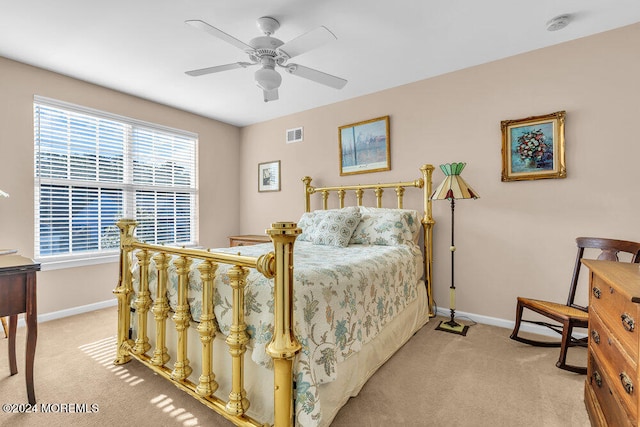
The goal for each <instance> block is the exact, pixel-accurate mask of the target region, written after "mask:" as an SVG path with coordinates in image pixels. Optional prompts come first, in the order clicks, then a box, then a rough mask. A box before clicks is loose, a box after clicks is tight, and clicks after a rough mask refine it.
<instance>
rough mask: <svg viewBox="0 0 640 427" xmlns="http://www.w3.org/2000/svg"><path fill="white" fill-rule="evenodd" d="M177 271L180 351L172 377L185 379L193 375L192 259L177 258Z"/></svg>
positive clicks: (176, 318)
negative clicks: (190, 353) (189, 345)
mask: <svg viewBox="0 0 640 427" xmlns="http://www.w3.org/2000/svg"><path fill="white" fill-rule="evenodd" d="M173 263H174V265H175V266H176V273H177V274H178V305H177V306H176V311H175V313H173V317H172V319H173V322H174V323H175V325H176V331H177V332H178V351H177V354H176V362H175V363H174V364H173V371H172V372H171V379H174V380H184V379H186V378H188V377H189V375H191V372H192V371H193V369H192V368H191V366H189V359H187V330H188V328H189V323H190V321H191V314H190V313H189V304H188V302H187V295H188V292H189V268H190V267H191V263H192V260H191V258H187V257H185V256H181V257H179V258H177V259H176V260H175V261H174V262H173Z"/></svg>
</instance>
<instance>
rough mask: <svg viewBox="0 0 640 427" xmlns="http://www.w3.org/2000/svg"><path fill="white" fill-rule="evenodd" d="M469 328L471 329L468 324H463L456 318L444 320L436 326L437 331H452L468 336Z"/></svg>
mask: <svg viewBox="0 0 640 427" xmlns="http://www.w3.org/2000/svg"><path fill="white" fill-rule="evenodd" d="M467 330H469V326H468V325H461V324H459V323H457V322H456V321H454V320H450V321H448V322H445V321H444V320H443V321H442V322H440V324H439V325H438V326H436V331H445V332H451V333H452V334H458V335H462V336H467Z"/></svg>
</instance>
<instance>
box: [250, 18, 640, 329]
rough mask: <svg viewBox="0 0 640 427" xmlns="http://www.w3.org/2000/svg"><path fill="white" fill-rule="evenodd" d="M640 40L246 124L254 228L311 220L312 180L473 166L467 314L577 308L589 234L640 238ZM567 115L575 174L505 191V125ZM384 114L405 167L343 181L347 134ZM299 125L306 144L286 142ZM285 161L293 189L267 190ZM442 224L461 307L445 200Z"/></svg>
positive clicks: (557, 51)
mask: <svg viewBox="0 0 640 427" xmlns="http://www.w3.org/2000/svg"><path fill="white" fill-rule="evenodd" d="M638 40H640V24H636V25H633V26H629V27H626V28H622V29H619V30H615V31H611V32H607V33H603V34H599V35H595V36H592V37H588V38H584V39H581V40H577V41H573V42H569V43H564V44H561V45H558V46H554V47H550V48H546V49H542V50H538V51H534V52H530V53H527V54H523V55H519V56H516V57H512V58H507V59H504V60H500V61H496V62H492V63H488V64H485V65H481V66H477V67H473V68H470V69H466V70H461V71H458V72H454V73H450V74H447V75H444V76H440V77H436V78H432V79H428V80H424V81H420V82H417V83H413V84H409V85H406V86H402V87H398V88H395V89H391V90H387V91H383V92H379V93H375V94H372V95H368V96H364V97H361V98H357V99H353V100H350V101H346V102H341V103H337V104H334V105H330V106H326V107H323V108H318V109H314V110H310V111H305V112H301V113H298V114H295V115H291V116H287V117H284V118H280V119H277V120H271V121H268V122H265V123H260V124H256V125H253V126H249V127H246V128H243V129H242V134H241V135H242V137H241V139H242V148H241V161H242V163H241V194H242V197H241V200H240V206H241V213H240V218H241V230H242V231H243V232H247V233H253V232H261V231H262V230H264V229H265V228H266V227H267V226H268V225H269V223H271V222H273V221H278V220H297V219H298V218H299V216H300V214H301V212H302V209H303V204H302V203H303V199H302V194H303V193H302V184H301V182H300V178H301V177H302V176H304V175H310V176H311V177H313V178H314V183H315V184H316V185H332V184H346V183H360V182H365V181H367V182H381V181H393V180H407V179H413V178H414V177H418V176H419V172H418V168H419V166H420V165H421V164H422V163H432V164H434V165H436V166H437V165H439V164H441V163H447V162H455V161H465V162H467V167H466V169H465V171H464V172H463V176H464V178H465V179H466V180H467V181H468V182H469V183H470V184H471V185H472V186H473V187H474V188H475V189H476V190H477V191H478V193H479V194H480V195H481V198H480V199H478V200H475V201H460V202H459V203H457V205H456V246H457V252H456V286H457V288H458V304H457V306H458V309H459V310H460V311H462V312H467V313H474V314H478V315H482V316H488V317H495V318H499V319H513V317H514V310H515V298H516V296H518V295H527V296H532V297H542V298H548V299H556V300H558V301H563V300H564V299H565V298H566V287H567V283H568V281H569V279H570V276H571V272H572V268H573V260H574V257H575V243H574V239H575V237H577V236H602V237H612V238H620V239H628V240H636V241H640V227H638V225H637V223H638V215H639V212H640V198H639V197H638V191H637V183H638V179H639V177H640V174H639V173H638V166H637V165H638V160H639V159H640V139H639V137H638V132H637V126H638V120H639V119H640V115H639V113H640V107H639V106H638V105H639V104H638V100H639V99H640V83H639V82H640V80H638V76H639V75H640V56H639V55H638V54H637V41H638ZM350 78H351V79H352V80H355V79H357V76H351V77H350ZM327 90H331V89H327ZM559 110H566V111H567V119H566V160H567V178H566V179H546V180H536V181H525V182H507V183H503V182H501V181H500V172H501V154H500V149H501V130H500V121H501V120H506V119H519V118H524V117H528V116H532V115H541V114H547V113H551V112H554V111H559ZM384 115H389V116H391V162H392V170H391V171H388V172H381V173H376V174H367V175H355V176H349V177H340V176H339V172H338V148H337V144H338V142H337V128H338V126H341V125H345V124H349V123H354V122H358V121H361V120H366V119H370V118H374V117H378V116H384ZM297 126H303V127H304V142H302V143H297V144H289V145H287V144H285V142H284V134H285V129H287V128H292V127H297ZM271 160H281V162H282V191H280V192H276V193H258V192H257V188H256V187H257V164H258V163H259V162H265V161H271ZM442 177H443V175H442V173H441V172H440V171H439V170H438V171H437V173H436V174H435V178H434V182H435V184H437V183H439V182H440V181H441V180H442ZM434 215H435V218H436V221H437V224H436V229H435V238H434V241H435V271H434V288H435V298H436V301H437V303H438V304H439V306H441V307H447V306H448V286H449V284H450V252H449V242H450V240H449V239H450V227H451V223H450V206H449V204H448V202H446V201H445V202H434ZM585 295H586V293H585ZM584 298H586V297H584Z"/></svg>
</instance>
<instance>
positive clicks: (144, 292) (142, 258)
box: [133, 249, 151, 354]
mask: <svg viewBox="0 0 640 427" xmlns="http://www.w3.org/2000/svg"><path fill="white" fill-rule="evenodd" d="M136 258H138V265H139V266H140V290H139V291H138V295H137V298H136V301H135V307H136V315H137V316H138V330H137V331H136V341H135V344H134V346H133V352H134V353H135V354H145V353H146V352H147V351H148V350H149V349H150V348H151V344H149V337H148V336H147V313H148V312H149V308H150V307H151V293H150V292H149V260H150V258H149V251H147V250H146V249H143V250H141V251H138V252H137V253H136Z"/></svg>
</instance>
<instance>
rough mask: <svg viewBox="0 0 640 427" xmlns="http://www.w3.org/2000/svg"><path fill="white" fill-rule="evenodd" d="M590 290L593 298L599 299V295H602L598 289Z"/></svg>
mask: <svg viewBox="0 0 640 427" xmlns="http://www.w3.org/2000/svg"><path fill="white" fill-rule="evenodd" d="M591 290H592V291H593V296H594V297H596V299H600V295H602V291H601V290H600V288H597V287H595V286H594V287H593V289H591Z"/></svg>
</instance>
